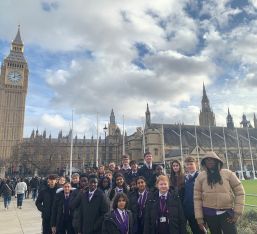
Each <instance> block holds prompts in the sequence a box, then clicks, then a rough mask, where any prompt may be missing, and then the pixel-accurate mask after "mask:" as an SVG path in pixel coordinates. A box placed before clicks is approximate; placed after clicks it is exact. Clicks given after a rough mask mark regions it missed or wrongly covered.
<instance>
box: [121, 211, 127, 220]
mask: <svg viewBox="0 0 257 234" xmlns="http://www.w3.org/2000/svg"><path fill="white" fill-rule="evenodd" d="M122 220H123V222H125V220H126V213H125V211H122Z"/></svg>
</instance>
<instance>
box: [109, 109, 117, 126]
mask: <svg viewBox="0 0 257 234" xmlns="http://www.w3.org/2000/svg"><path fill="white" fill-rule="evenodd" d="M110 124H116V122H115V115H114V111H113V109H112V111H111V116H110Z"/></svg>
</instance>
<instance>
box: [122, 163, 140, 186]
mask: <svg viewBox="0 0 257 234" xmlns="http://www.w3.org/2000/svg"><path fill="white" fill-rule="evenodd" d="M129 165H130V167H131V170H130V171H129V172H128V173H126V174H125V175H124V176H125V180H126V183H127V184H129V185H130V183H131V182H132V181H133V180H136V179H137V178H138V176H139V175H138V164H137V162H136V161H135V160H132V161H130V163H129Z"/></svg>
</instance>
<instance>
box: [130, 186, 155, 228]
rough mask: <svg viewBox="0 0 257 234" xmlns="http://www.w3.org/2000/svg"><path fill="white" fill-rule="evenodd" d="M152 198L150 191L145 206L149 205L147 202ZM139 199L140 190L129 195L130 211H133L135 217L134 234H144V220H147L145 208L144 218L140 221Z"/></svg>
mask: <svg viewBox="0 0 257 234" xmlns="http://www.w3.org/2000/svg"><path fill="white" fill-rule="evenodd" d="M151 196H152V194H151V192H149V191H148V194H147V198H146V203H145V204H147V200H148V199H149V198H151ZM138 199H139V194H138V190H135V191H133V192H130V193H129V205H128V209H129V210H131V212H132V215H133V231H134V233H141V232H142V230H143V225H144V218H145V207H144V209H143V213H142V217H141V218H140V220H139V211H140V208H139V205H138Z"/></svg>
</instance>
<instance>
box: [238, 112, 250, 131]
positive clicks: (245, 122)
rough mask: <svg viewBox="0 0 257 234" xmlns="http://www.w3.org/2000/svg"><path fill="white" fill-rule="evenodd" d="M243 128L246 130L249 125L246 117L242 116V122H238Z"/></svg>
mask: <svg viewBox="0 0 257 234" xmlns="http://www.w3.org/2000/svg"><path fill="white" fill-rule="evenodd" d="M240 124H241V125H242V127H243V128H247V127H249V126H250V125H251V123H250V121H248V120H247V118H246V115H245V114H243V116H242V121H241V122H240Z"/></svg>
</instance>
